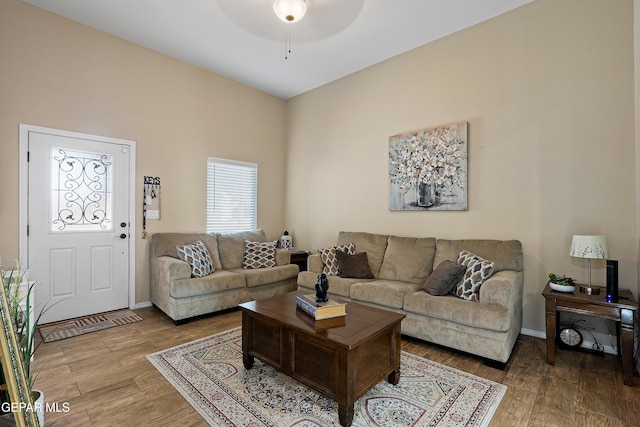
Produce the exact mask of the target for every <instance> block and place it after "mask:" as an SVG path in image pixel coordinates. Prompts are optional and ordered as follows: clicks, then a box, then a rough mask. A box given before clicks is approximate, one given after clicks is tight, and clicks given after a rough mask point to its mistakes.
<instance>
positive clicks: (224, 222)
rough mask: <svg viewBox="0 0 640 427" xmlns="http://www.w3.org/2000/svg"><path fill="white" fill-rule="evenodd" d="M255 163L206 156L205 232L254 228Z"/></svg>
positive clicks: (256, 207)
mask: <svg viewBox="0 0 640 427" xmlns="http://www.w3.org/2000/svg"><path fill="white" fill-rule="evenodd" d="M257 187H258V165H257V164H255V163H246V162H238V161H234V160H225V159H217V158H213V157H210V158H208V159H207V232H209V233H213V232H216V233H232V232H237V231H245V230H254V229H256V228H257V210H258V201H257V198H258V191H257Z"/></svg>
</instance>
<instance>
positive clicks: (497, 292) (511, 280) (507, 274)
mask: <svg viewBox="0 0 640 427" xmlns="http://www.w3.org/2000/svg"><path fill="white" fill-rule="evenodd" d="M522 282H523V274H522V272H519V271H513V270H502V271H499V272H497V273H495V274H494V275H493V276H491V277H490V278H489V279H487V281H486V282H484V283H483V284H482V286H481V287H480V302H481V303H483V304H490V305H497V306H499V307H504V308H506V309H507V310H509V311H515V310H516V309H518V308H519V307H518V306H519V305H520V306H521V305H522V285H523V283H522Z"/></svg>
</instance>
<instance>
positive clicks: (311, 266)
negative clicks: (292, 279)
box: [307, 254, 322, 274]
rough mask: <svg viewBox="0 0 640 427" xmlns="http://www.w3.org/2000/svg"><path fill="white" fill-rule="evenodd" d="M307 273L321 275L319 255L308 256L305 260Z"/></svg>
mask: <svg viewBox="0 0 640 427" xmlns="http://www.w3.org/2000/svg"><path fill="white" fill-rule="evenodd" d="M307 271H311V272H312V273H316V274H320V273H322V259H321V258H320V254H313V255H309V257H308V258H307Z"/></svg>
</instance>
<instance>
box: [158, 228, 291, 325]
mask: <svg viewBox="0 0 640 427" xmlns="http://www.w3.org/2000/svg"><path fill="white" fill-rule="evenodd" d="M198 240H200V241H202V242H204V244H205V245H206V247H207V250H208V252H209V254H210V256H211V261H212V263H213V268H214V272H213V273H211V274H209V275H207V276H205V277H191V267H190V265H189V264H188V263H186V262H185V261H182V260H181V259H179V258H178V252H177V249H176V246H178V245H180V246H182V245H187V244H192V243H194V242H196V241H198ZM245 240H248V241H251V242H266V240H267V239H266V236H265V233H264V231H263V230H254V231H248V232H242V233H234V234H208V233H193V234H190V233H155V234H153V235H152V236H151V245H150V266H151V302H152V303H153V304H154V305H155V306H156V307H158V308H160V309H161V310H162V311H164V312H165V313H166V314H167V315H168V316H169V317H170V318H171V319H173V320H174V322H175V323H176V324H178V323H182V322H181V321H184V320H185V319H189V318H191V317H194V316H199V315H202V314H207V313H212V312H215V311H219V310H224V309H227V308H232V307H236V306H237V305H238V304H240V303H243V302H247V301H252V300H254V299H259V298H267V297H271V296H274V295H278V294H282V293H285V292H290V291H292V290H295V288H296V277H297V275H298V271H299V268H298V266H297V265H295V264H290V263H289V261H290V259H291V254H290V252H289V251H287V250H280V249H277V250H276V254H275V262H276V266H274V267H268V268H255V269H245V268H243V256H244V242H245Z"/></svg>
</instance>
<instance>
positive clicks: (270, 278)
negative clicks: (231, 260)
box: [230, 264, 299, 288]
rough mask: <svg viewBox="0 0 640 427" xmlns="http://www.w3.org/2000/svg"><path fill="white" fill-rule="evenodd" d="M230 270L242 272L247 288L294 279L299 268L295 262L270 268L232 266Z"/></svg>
mask: <svg viewBox="0 0 640 427" xmlns="http://www.w3.org/2000/svg"><path fill="white" fill-rule="evenodd" d="M230 271H233V272H234V273H242V274H244V276H245V280H246V285H247V288H255V287H258V286H263V285H269V284H272V283H277V282H282V281H284V280H291V279H295V278H296V277H297V276H298V271H299V269H298V266H297V265H296V264H287V265H281V266H276V267H271V268H256V269H243V268H234V269H232V270H230Z"/></svg>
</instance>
